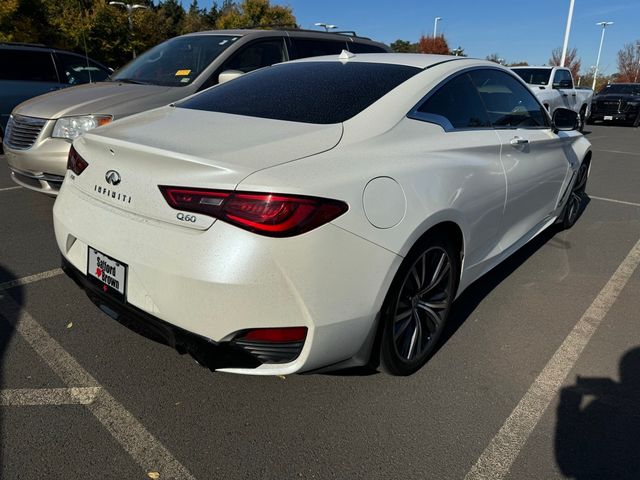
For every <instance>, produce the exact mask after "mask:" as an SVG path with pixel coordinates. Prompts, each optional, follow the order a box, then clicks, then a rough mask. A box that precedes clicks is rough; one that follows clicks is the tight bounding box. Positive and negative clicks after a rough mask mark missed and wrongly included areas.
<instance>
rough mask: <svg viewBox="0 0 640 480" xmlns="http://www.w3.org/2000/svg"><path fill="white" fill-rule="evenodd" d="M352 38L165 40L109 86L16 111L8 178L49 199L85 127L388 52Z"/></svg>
mask: <svg viewBox="0 0 640 480" xmlns="http://www.w3.org/2000/svg"><path fill="white" fill-rule="evenodd" d="M352 33H353V32H351V33H350V34H329V33H324V32H318V31H305V30H291V31H286V30H220V31H211V32H199V33H194V34H189V35H183V36H181V37H176V38H173V39H170V40H168V41H166V42H164V43H161V44H160V45H157V46H156V47H154V48H152V49H151V50H149V51H147V52H146V53H144V54H143V55H140V56H139V57H138V58H137V59H135V60H133V61H132V62H131V63H129V64H128V65H126V66H125V67H123V68H122V69H121V70H119V71H118V72H117V73H116V74H115V75H113V76H112V77H111V81H108V82H101V83H97V84H92V85H85V86H81V87H77V88H73V89H67V90H65V91H63V92H56V93H55V94H50V95H46V96H43V97H39V98H35V99H33V100H31V101H28V102H26V103H23V104H22V105H20V106H19V107H17V108H16V109H15V110H14V112H13V119H12V121H11V122H10V126H11V128H10V129H9V131H8V132H7V136H6V138H5V140H4V145H5V152H6V154H7V162H8V164H9V168H10V169H11V176H12V178H13V180H14V181H15V182H16V183H18V184H19V185H22V186H23V187H27V188H30V189H32V190H36V191H39V192H43V193H47V194H50V195H56V194H57V193H58V190H59V188H60V184H61V182H62V179H63V177H64V172H65V168H66V162H67V155H68V153H69V146H70V145H71V142H72V141H73V139H74V138H76V137H77V136H78V135H80V134H82V133H83V132H85V131H87V130H89V129H91V128H95V127H97V126H99V125H103V124H106V123H109V122H111V121H113V120H116V119H119V118H124V117H126V116H128V115H132V114H134V113H139V112H142V111H144V110H149V109H151V108H156V107H160V106H163V105H167V104H169V103H171V102H175V101H177V100H180V99H182V98H185V97H187V96H189V95H192V94H194V93H196V92H199V91H202V90H205V89H207V88H209V87H211V86H212V85H216V84H217V83H219V82H225V81H228V80H231V79H234V78H237V77H239V76H241V75H243V74H245V73H247V72H251V71H253V70H256V69H258V68H261V67H265V66H268V65H272V64H274V63H279V62H284V61H287V60H290V59H295V58H304V57H314V56H318V55H327V54H332V53H335V54H338V53H340V52H341V51H342V50H348V51H351V52H356V53H365V52H387V51H390V49H389V48H388V47H387V46H385V45H384V44H381V43H377V42H373V41H371V40H369V39H367V38H362V37H357V36H355V35H354V34H352ZM285 85H286V84H285ZM12 132H13V135H12Z"/></svg>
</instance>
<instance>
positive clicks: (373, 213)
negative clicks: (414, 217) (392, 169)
mask: <svg viewBox="0 0 640 480" xmlns="http://www.w3.org/2000/svg"><path fill="white" fill-rule="evenodd" d="M362 205H363V208H364V213H365V215H366V217H367V220H369V222H370V223H371V225H373V226H374V227H376V228H391V227H395V226H396V225H397V224H398V223H400V221H401V220H402V219H403V217H404V214H405V213H406V211H407V199H406V197H405V195H404V190H402V187H401V186H400V184H398V182H396V181H395V180H394V179H393V178H390V177H377V178H374V179H373V180H371V181H370V182H369V183H367V186H366V187H365V188H364V192H363V193H362Z"/></svg>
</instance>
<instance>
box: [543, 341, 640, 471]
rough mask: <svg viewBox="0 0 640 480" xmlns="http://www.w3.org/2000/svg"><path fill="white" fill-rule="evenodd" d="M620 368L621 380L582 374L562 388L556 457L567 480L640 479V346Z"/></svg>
mask: <svg viewBox="0 0 640 480" xmlns="http://www.w3.org/2000/svg"><path fill="white" fill-rule="evenodd" d="M619 368H620V382H615V381H614V380H612V379H610V378H589V377H580V376H578V377H577V378H576V381H575V385H571V386H569V387H565V388H563V389H562V390H561V392H560V401H559V404H558V409H557V421H556V432H555V457H556V462H557V464H558V467H559V468H560V471H561V472H562V474H563V475H565V476H566V477H568V478H573V479H576V480H596V479H597V480H606V479H616V480H631V479H634V480H637V479H638V478H640V453H639V452H640V375H638V372H640V347H636V348H633V349H631V350H629V351H628V352H627V353H625V354H624V356H623V357H622V359H621V360H620V367H619Z"/></svg>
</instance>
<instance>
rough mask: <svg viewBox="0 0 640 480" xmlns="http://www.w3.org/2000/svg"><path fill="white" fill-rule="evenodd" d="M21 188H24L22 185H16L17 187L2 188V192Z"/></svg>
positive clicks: (0, 189)
mask: <svg viewBox="0 0 640 480" xmlns="http://www.w3.org/2000/svg"><path fill="white" fill-rule="evenodd" d="M19 188H22V187H17V186H16V187H6V188H0V192H8V191H10V190H18V189H19Z"/></svg>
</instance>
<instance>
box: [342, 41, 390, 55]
mask: <svg viewBox="0 0 640 480" xmlns="http://www.w3.org/2000/svg"><path fill="white" fill-rule="evenodd" d="M347 46H348V47H349V51H350V52H353V53H387V51H386V50H385V49H384V48H382V47H378V46H377V45H369V44H366V43H356V42H347Z"/></svg>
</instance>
